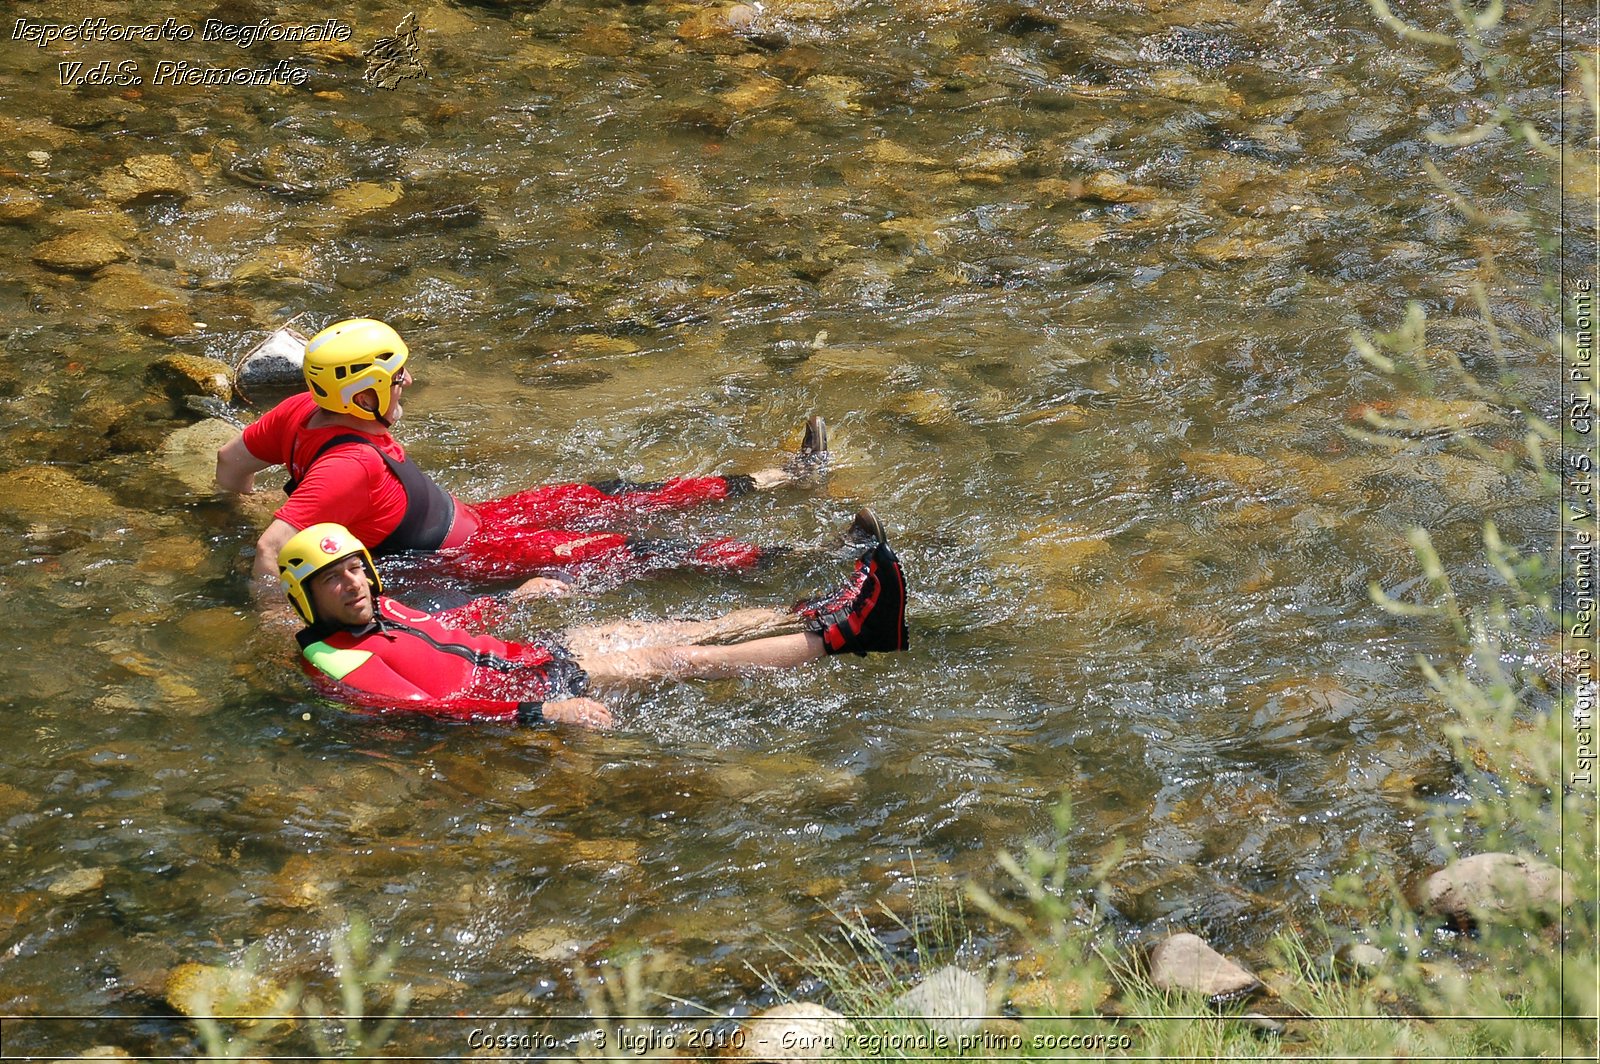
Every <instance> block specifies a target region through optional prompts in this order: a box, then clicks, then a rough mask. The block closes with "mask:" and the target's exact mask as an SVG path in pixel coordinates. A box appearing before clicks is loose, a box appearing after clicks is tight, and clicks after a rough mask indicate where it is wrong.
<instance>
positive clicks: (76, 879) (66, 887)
mask: <svg viewBox="0 0 1600 1064" xmlns="http://www.w3.org/2000/svg"><path fill="white" fill-rule="evenodd" d="M105 885H106V870H105V869H104V868H79V869H76V870H74V871H71V872H68V873H67V874H66V875H64V876H61V877H60V878H58V879H57V880H55V882H53V883H51V884H50V886H49V887H47V888H45V889H46V890H48V891H49V892H50V893H51V894H53V895H55V896H56V897H58V898H71V897H76V896H77V895H79V894H89V893H92V892H94V891H97V890H99V889H100V888H102V887H104V886H105Z"/></svg>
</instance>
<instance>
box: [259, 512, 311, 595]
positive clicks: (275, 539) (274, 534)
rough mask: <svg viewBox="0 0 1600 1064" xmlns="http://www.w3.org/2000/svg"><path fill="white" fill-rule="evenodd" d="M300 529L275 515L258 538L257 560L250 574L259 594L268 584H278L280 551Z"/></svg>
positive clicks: (274, 585)
mask: <svg viewBox="0 0 1600 1064" xmlns="http://www.w3.org/2000/svg"><path fill="white" fill-rule="evenodd" d="M298 531H300V530H299V529H298V528H296V527H294V526H293V525H291V524H290V523H289V522H287V521H285V520H284V519H283V518H281V517H274V518H273V519H272V524H270V525H268V526H267V530H266V531H265V532H263V533H261V538H260V539H258V540H256V561H255V564H254V565H253V566H251V568H250V575H251V577H253V578H254V580H255V584H256V590H257V593H258V594H259V593H260V592H261V591H263V590H265V589H266V587H267V586H268V585H270V586H272V587H277V586H278V552H279V551H281V550H282V549H283V545H284V544H285V543H287V542H289V540H290V539H291V538H293V536H294V534H295V533H296V532H298Z"/></svg>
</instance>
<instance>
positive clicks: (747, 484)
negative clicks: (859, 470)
mask: <svg viewBox="0 0 1600 1064" xmlns="http://www.w3.org/2000/svg"><path fill="white" fill-rule="evenodd" d="M409 360H410V350H409V349H408V348H407V347H406V344H405V341H404V340H402V339H401V338H400V336H399V334H398V333H396V332H395V331H394V330H393V329H392V328H390V327H389V326H388V325H386V324H384V323H383V322H381V321H376V320H374V319H371V318H351V319H349V320H347V321H341V322H338V323H336V324H334V325H330V326H328V327H327V328H326V329H323V330H322V331H321V332H319V333H317V335H316V336H314V337H312V339H311V341H310V343H308V344H307V345H306V352H305V363H304V373H305V381H306V391H305V392H303V393H301V394H299V395H295V396H291V397H290V398H288V399H286V400H284V401H283V402H281V403H279V404H278V405H277V406H275V407H274V408H273V409H272V410H270V411H268V412H267V413H266V414H264V415H263V416H262V417H261V418H260V420H258V421H256V422H255V423H254V424H253V425H251V426H249V427H248V428H246V429H245V430H244V431H243V432H242V433H240V434H239V435H238V436H237V437H235V438H234V439H233V440H231V441H229V442H228V443H227V444H226V445H224V446H223V447H222V448H221V449H220V450H219V451H218V452H217V484H218V485H219V486H220V487H222V488H223V489H225V490H228V491H236V492H250V491H253V490H254V489H255V476H256V474H257V473H259V472H261V471H262V470H264V469H268V468H270V467H272V466H274V465H285V466H287V467H288V470H289V481H288V483H287V484H286V485H285V488H284V490H285V491H286V492H287V493H288V495H289V498H288V500H287V501H286V502H285V503H284V504H283V506H282V507H280V508H279V509H278V511H277V512H276V513H275V514H274V515H273V520H272V522H271V523H270V524H269V525H268V526H267V528H266V530H265V531H264V532H263V533H262V534H261V537H260V539H259V540H258V542H257V544H256V559H255V566H254V572H255V575H256V576H257V577H270V576H271V575H272V574H274V573H275V572H276V571H277V559H278V552H279V551H280V550H281V549H282V547H283V545H284V543H286V542H288V540H289V538H290V537H291V536H293V535H294V534H295V533H296V532H297V531H299V530H301V529H303V528H306V527H308V526H310V525H313V524H317V523H322V522H334V523H337V524H342V525H344V526H346V527H347V528H349V529H350V530H351V531H352V532H353V533H354V534H355V535H356V536H358V537H359V538H360V539H361V540H362V541H363V542H365V543H370V544H371V545H372V551H373V553H374V554H376V555H378V556H380V557H381V556H383V555H386V554H394V553H399V552H401V551H414V550H426V551H441V552H442V553H443V557H442V559H441V561H442V563H443V565H442V567H443V568H444V569H446V570H447V571H450V572H453V573H455V574H457V575H461V576H465V577H468V578H474V579H496V578H508V577H514V576H526V575H527V574H529V573H531V572H537V571H539V570H542V569H551V568H567V567H571V566H579V567H581V566H584V565H594V566H603V567H605V568H607V569H609V570H611V571H612V572H613V573H614V574H616V575H619V576H625V575H632V573H633V572H636V571H642V570H646V569H651V568H659V567H662V566H667V565H693V566H702V567H707V568H745V567H748V566H750V565H753V564H754V563H755V562H756V561H757V560H758V559H759V557H760V555H761V553H762V552H761V549H760V548H758V547H755V546H752V545H750V544H747V543H738V542H735V541H732V540H719V541H716V542H712V543H706V544H699V545H695V544H675V543H665V542H658V541H647V540H638V539H631V538H629V537H628V536H625V535H622V534H620V533H616V532H608V531H595V530H594V529H595V528H596V526H598V525H601V524H602V523H604V522H608V521H612V520H615V519H618V518H620V517H623V516H626V515H628V514H633V513H645V512H650V511H659V510H667V509H682V508H686V507H690V506H695V505H699V504H701V503H704V502H709V501H714V500H718V499H724V498H728V497H730V496H734V495H741V494H744V493H746V492H750V491H756V490H763V489H767V488H773V487H777V486H780V485H783V484H791V483H795V482H796V481H798V480H800V479H802V478H804V477H805V476H807V475H809V474H810V473H812V472H814V471H815V470H816V469H818V468H820V467H821V465H822V464H823V463H824V462H825V461H826V459H827V446H828V445H827V430H826V427H825V426H824V425H823V423H822V419H821V418H819V417H813V418H811V419H810V420H809V421H808V422H807V425H806V434H805V439H804V442H803V444H802V446H801V451H800V454H799V455H797V456H795V458H794V459H792V460H791V461H790V462H789V463H788V464H787V465H785V466H784V467H783V468H781V469H768V470H762V471H760V472H757V473H755V474H752V475H749V476H711V477H679V478H675V479H672V480H667V481H662V482H659V483H653V484H630V483H626V482H612V483H609V484H557V485H548V486H544V487H539V488H533V489H530V490H528V491H524V492H518V493H516V494H514V495H510V496H507V497H506V498H503V499H496V500H493V501H490V502H485V503H479V504H476V505H469V504H466V503H463V502H461V501H460V500H459V499H457V498H455V497H454V496H453V495H451V494H450V493H449V492H447V491H445V490H444V489H443V488H441V487H440V486H439V485H438V484H436V483H434V481H433V480H432V478H430V477H429V476H428V475H427V474H426V473H424V472H423V471H422V470H421V469H419V468H418V467H417V466H416V464H415V463H413V462H412V461H411V460H410V459H408V458H407V457H406V453H405V449H404V448H403V447H401V446H400V444H399V442H398V441H396V440H395V438H394V437H393V436H392V435H390V432H389V430H390V428H391V427H392V426H393V425H394V424H395V422H397V421H399V420H400V416H401V414H402V413H403V411H404V405H403V400H404V395H405V389H406V388H407V387H408V386H409V385H410V384H411V383H412V377H411V373H410V371H409V369H408V368H407V363H408V362H409ZM575 525H582V526H584V528H585V529H587V530H579V529H577V528H575V527H574V526H575Z"/></svg>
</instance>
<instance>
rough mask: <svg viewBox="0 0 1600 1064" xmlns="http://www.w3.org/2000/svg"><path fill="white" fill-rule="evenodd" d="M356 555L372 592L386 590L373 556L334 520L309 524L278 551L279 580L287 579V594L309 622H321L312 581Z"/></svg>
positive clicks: (297, 610) (347, 530)
mask: <svg viewBox="0 0 1600 1064" xmlns="http://www.w3.org/2000/svg"><path fill="white" fill-rule="evenodd" d="M352 554H359V555H361V564H362V565H364V566H366V569H367V579H368V580H370V581H371V582H372V593H373V594H374V595H376V594H378V593H379V592H380V591H382V590H383V581H382V580H380V579H378V567H377V566H375V565H373V564H372V555H370V554H368V553H367V548H366V546H365V545H364V544H362V542H361V541H360V540H359V539H357V538H356V537H355V536H353V535H351V534H350V530H349V529H348V528H345V527H344V526H343V525H336V524H334V523H333V522H332V521H325V522H323V523H322V524H318V525H308V526H306V527H305V528H302V529H301V530H300V531H298V532H296V533H295V534H294V535H292V536H290V537H289V542H287V543H285V544H284V545H283V549H282V550H280V551H279V552H278V579H279V580H282V581H283V590H284V593H285V594H287V595H288V596H289V601H290V602H292V603H294V608H295V611H296V612H297V613H299V614H300V616H301V617H302V618H303V619H304V620H305V622H306V623H307V624H316V623H317V609H316V606H315V605H313V600H312V597H311V581H312V580H313V579H314V578H315V577H316V575H317V574H318V573H320V572H322V571H323V570H324V569H326V568H328V567H329V566H330V565H336V564H338V563H339V562H342V561H344V560H345V559H346V558H348V557H350V556H351V555H352Z"/></svg>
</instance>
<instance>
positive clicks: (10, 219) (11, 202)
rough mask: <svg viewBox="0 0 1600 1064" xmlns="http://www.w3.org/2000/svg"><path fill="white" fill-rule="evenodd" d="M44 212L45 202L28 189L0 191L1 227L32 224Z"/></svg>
mask: <svg viewBox="0 0 1600 1064" xmlns="http://www.w3.org/2000/svg"><path fill="white" fill-rule="evenodd" d="M43 212H44V201H43V200H41V199H40V198H39V197H38V196H35V195H34V194H33V193H32V192H29V191H28V190H27V189H23V188H7V189H0V225H17V224H20V223H22V222H31V221H33V220H34V219H35V218H37V217H39V215H40V214H42V213H43Z"/></svg>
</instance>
